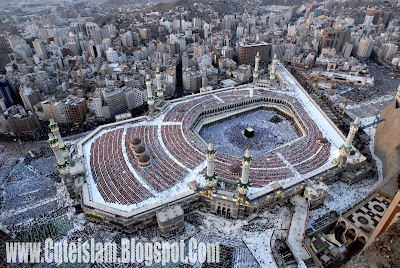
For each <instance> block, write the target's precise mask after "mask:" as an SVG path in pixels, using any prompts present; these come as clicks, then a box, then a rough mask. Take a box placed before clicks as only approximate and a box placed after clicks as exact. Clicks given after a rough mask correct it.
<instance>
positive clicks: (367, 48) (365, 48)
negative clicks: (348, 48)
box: [356, 38, 374, 58]
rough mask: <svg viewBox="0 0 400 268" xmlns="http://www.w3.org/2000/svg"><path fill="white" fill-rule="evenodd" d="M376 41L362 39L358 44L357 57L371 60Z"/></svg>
mask: <svg viewBox="0 0 400 268" xmlns="http://www.w3.org/2000/svg"><path fill="white" fill-rule="evenodd" d="M373 47H374V40H373V39H370V38H361V39H360V42H359V43H358V47H357V52H356V55H357V57H359V58H369V57H370V56H371V52H372V48H373Z"/></svg>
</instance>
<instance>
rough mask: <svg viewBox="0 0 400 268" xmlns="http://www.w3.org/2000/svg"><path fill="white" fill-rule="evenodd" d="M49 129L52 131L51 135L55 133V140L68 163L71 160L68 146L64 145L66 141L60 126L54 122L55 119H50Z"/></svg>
mask: <svg viewBox="0 0 400 268" xmlns="http://www.w3.org/2000/svg"><path fill="white" fill-rule="evenodd" d="M49 128H50V130H51V133H53V136H54V137H55V138H57V140H58V145H59V148H60V151H61V153H62V155H63V156H64V159H65V160H67V161H68V160H69V152H68V149H67V145H65V144H64V141H63V139H62V137H61V134H60V130H59V128H58V124H57V122H55V121H54V119H53V118H50V124H49Z"/></svg>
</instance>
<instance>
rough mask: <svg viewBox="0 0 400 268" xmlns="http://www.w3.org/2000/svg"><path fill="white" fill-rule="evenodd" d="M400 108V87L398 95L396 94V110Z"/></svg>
mask: <svg viewBox="0 0 400 268" xmlns="http://www.w3.org/2000/svg"><path fill="white" fill-rule="evenodd" d="M399 107H400V85H399V87H398V89H397V94H396V108H399Z"/></svg>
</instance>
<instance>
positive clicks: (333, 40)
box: [321, 28, 350, 52]
mask: <svg viewBox="0 0 400 268" xmlns="http://www.w3.org/2000/svg"><path fill="white" fill-rule="evenodd" d="M349 40H350V30H348V29H344V30H337V29H332V28H328V29H324V31H323V33H322V39H321V48H326V47H329V48H334V49H336V52H339V51H341V50H342V48H343V45H344V44H345V43H346V42H348V41H349Z"/></svg>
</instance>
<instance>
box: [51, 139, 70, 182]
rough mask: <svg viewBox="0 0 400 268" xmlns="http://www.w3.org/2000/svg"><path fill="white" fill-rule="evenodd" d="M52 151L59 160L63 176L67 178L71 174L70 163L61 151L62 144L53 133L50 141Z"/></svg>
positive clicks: (58, 164) (59, 168)
mask: <svg viewBox="0 0 400 268" xmlns="http://www.w3.org/2000/svg"><path fill="white" fill-rule="evenodd" d="M48 142H49V144H50V147H51V149H52V150H53V153H54V155H55V156H56V159H57V168H58V170H59V171H60V174H61V175H62V176H65V175H67V174H68V173H69V162H68V160H66V159H65V157H64V155H63V153H62V151H61V150H60V144H59V143H58V139H57V137H55V136H54V134H53V133H52V132H49V140H48Z"/></svg>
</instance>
